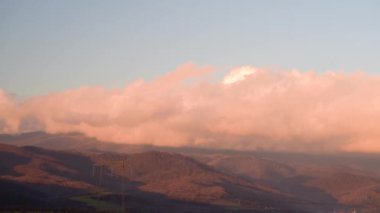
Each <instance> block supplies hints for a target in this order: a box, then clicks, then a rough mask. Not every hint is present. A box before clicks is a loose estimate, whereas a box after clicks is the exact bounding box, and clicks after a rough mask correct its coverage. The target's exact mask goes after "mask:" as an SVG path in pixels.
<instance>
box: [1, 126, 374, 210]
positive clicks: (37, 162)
mask: <svg viewBox="0 0 380 213" xmlns="http://www.w3.org/2000/svg"><path fill="white" fill-rule="evenodd" d="M379 159H380V157H378V156H376V155H365V154H330V155H317V154H313V155H306V154H301V153H271V152H236V151H227V150H204V149H198V148H189V147H181V148H170V147H154V146H149V145H124V144H115V143H108V142H101V141H98V140H96V139H94V138H89V137H86V136H84V135H82V134H79V133H70V134H47V133H43V132H33V133H26V134H18V135H0V162H1V164H0V188H1V190H0V210H7V209H8V210H9V209H45V210H51V209H53V210H54V209H58V210H59V209H66V210H67V209H68V208H70V209H71V210H70V211H76V210H78V211H89V212H91V211H95V210H98V211H105V212H115V211H121V209H124V210H125V212H334V211H336V212H338V211H342V212H352V211H354V210H356V211H357V212H380V211H379V210H380V175H379V173H378V172H379V171H378V170H376V166H375V165H376V164H375V162H380V161H378V160H379Z"/></svg>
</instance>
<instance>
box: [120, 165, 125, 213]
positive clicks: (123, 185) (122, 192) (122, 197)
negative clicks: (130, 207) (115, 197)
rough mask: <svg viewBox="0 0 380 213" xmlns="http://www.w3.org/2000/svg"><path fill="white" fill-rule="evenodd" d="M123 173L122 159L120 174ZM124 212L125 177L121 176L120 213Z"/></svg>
mask: <svg viewBox="0 0 380 213" xmlns="http://www.w3.org/2000/svg"><path fill="white" fill-rule="evenodd" d="M124 171H125V159H124V158H123V169H122V174H124ZM124 211H125V177H124V176H123V175H122V176H121V212H124Z"/></svg>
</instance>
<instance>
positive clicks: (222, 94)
mask: <svg viewBox="0 0 380 213" xmlns="http://www.w3.org/2000/svg"><path fill="white" fill-rule="evenodd" d="M212 71H213V68H211V67H197V66H195V65H192V64H186V65H183V66H180V67H179V68H178V69H177V70H175V71H173V72H170V73H168V74H166V75H164V76H162V77H159V78H157V79H155V80H153V81H143V80H140V81H135V82H133V83H131V84H129V85H127V86H126V87H125V88H119V89H106V88H104V87H82V88H78V89H72V90H68V91H64V92H60V93H54V94H50V95H46V96H37V97H32V98H30V99H28V100H25V101H23V102H19V101H15V100H13V99H12V98H11V97H9V96H8V95H7V94H6V92H4V91H2V90H0V132H2V133H17V132H21V131H34V130H44V131H47V132H50V133H58V132H71V131H80V132H83V133H85V134H87V135H89V136H92V137H96V138H98V139H100V140H105V141H114V142H119V143H130V144H154V145H165V146H197V147H210V148H223V149H239V150H249V149H251V150H255V149H264V150H277V151H303V152H310V151H313V152H326V151H358V152H380V142H379V139H380V76H377V75H369V74H366V73H362V72H356V73H344V72H326V73H323V74H317V73H315V72H312V71H308V72H302V71H297V70H289V71H286V70H285V71H276V70H268V69H260V68H255V67H250V66H243V67H240V68H236V69H233V70H232V71H231V72H230V73H228V74H227V75H226V76H225V78H224V79H223V81H221V82H216V83H215V82H212V81H208V80H207V78H205V76H207V74H208V73H210V72H212Z"/></svg>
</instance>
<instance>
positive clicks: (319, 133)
mask: <svg viewBox="0 0 380 213" xmlns="http://www.w3.org/2000/svg"><path fill="white" fill-rule="evenodd" d="M379 9H380V1H334V2H333V1H301V0H298V1H295V0H282V1H280V0H278V1H274V0H272V1H253V0H249V1H248V0H247V1H243V0H234V1H232V0H230V1H221V0H202V1H200V0H199V1H198V0H197V1H195V0H193V1H182V0H175V1H174V0H173V1H168V0H160V1H158V0H154V1H153V0H149V1H148V0H146V1H142V0H139V1H96V0H91V1H85V0H80V1H78V0H76V1H70V0H65V1H56V0H46V1H42V0H25V1H23V0H18V1H13V0H0V60H1V61H0V134H1V133H6V134H18V133H23V132H31V131H45V132H48V133H65V132H82V133H84V134H85V135H87V136H90V137H95V138H97V139H99V140H101V141H109V142H117V143H127V144H152V145H157V146H176V147H178V146H191V147H203V148H218V149H233V150H270V151H291V152H364V153H368V152H371V153H373V152H375V153H380V143H379V141H380V140H379V139H380V69H379V65H380V60H378V55H379V50H380V45H379V38H380V27H379V26H380V23H379V22H380V13H379Z"/></svg>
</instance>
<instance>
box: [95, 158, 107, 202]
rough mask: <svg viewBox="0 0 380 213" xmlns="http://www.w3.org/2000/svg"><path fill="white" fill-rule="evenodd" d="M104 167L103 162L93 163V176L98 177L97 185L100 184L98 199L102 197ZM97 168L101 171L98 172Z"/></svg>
mask: <svg viewBox="0 0 380 213" xmlns="http://www.w3.org/2000/svg"><path fill="white" fill-rule="evenodd" d="M104 167H105V165H103V164H93V165H92V176H93V177H95V178H96V176H97V183H98V184H97V185H98V191H97V194H98V200H99V198H100V190H101V189H100V188H101V187H102V185H103V175H104ZM97 170H98V171H99V172H97Z"/></svg>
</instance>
